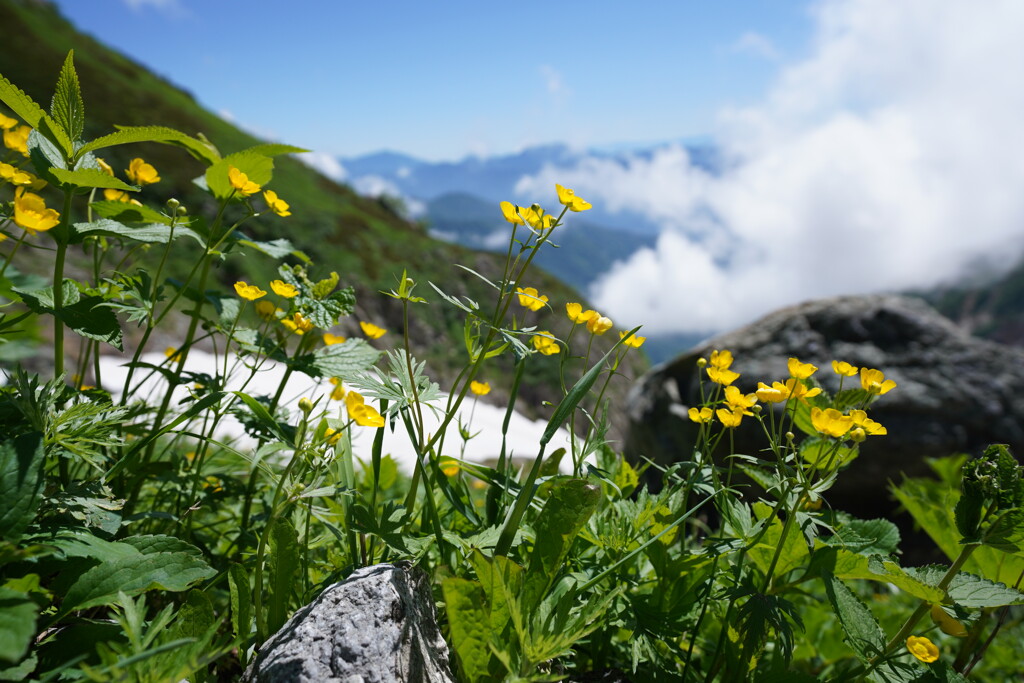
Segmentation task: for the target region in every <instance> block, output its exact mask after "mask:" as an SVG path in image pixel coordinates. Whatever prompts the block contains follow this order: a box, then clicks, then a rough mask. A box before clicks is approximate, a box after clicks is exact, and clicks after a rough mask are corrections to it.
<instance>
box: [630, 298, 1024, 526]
mask: <svg viewBox="0 0 1024 683" xmlns="http://www.w3.org/2000/svg"><path fill="white" fill-rule="evenodd" d="M713 349H728V350H730V351H732V353H733V355H734V357H735V362H734V364H733V367H732V369H733V370H735V371H737V372H740V373H741V375H742V376H741V377H740V378H739V379H738V380H737V381H736V385H737V386H738V387H739V388H740V389H741V390H743V391H744V392H752V391H754V390H755V389H756V388H757V382H758V381H764V382H766V383H769V384H770V383H771V382H772V381H774V380H785V379H786V378H787V377H788V376H789V373H788V371H787V369H786V362H787V359H788V358H790V357H791V356H795V357H797V358H799V359H800V360H801V361H804V362H810V363H814V364H815V365H817V366H818V367H819V370H818V372H817V373H816V374H815V376H814V377H815V378H816V379H817V380H818V381H819V382H821V384H822V386H823V387H824V388H825V389H826V390H829V391H835V390H836V389H837V388H838V383H839V382H838V380H839V378H838V376H837V375H836V374H835V373H834V372H833V371H832V366H831V363H832V360H844V361H847V362H849V363H852V364H853V365H857V366H862V367H863V366H867V367H873V368H877V369H879V370H882V371H883V372H884V373H885V376H886V378H887V379H893V380H895V381H896V383H897V385H898V386H897V387H896V389H894V390H892V391H891V392H889V393H887V394H885V395H884V396H882V397H880V399H879V400H878V401H877V403H875V404H874V405H873V406H872V408H871V409H870V410H869V414H870V416H871V417H872V418H873V419H875V420H877V421H879V422H881V423H882V424H883V425H885V427H886V428H887V429H888V432H889V433H888V435H887V436H880V437H869V438H868V440H867V441H865V442H864V443H863V444H861V451H860V453H861V454H860V457H859V458H857V459H856V460H855V461H854V462H853V464H852V465H850V467H849V469H848V470H847V471H846V472H844V473H843V474H842V475H841V476H840V478H839V483H838V485H837V487H836V488H835V489H833V491H832V493H831V494H830V496H829V500H830V502H831V503H832V504H833V505H834V506H836V507H839V508H842V509H847V510H849V511H850V512H854V513H855V514H870V513H872V512H873V511H874V512H876V513H877V512H878V511H879V510H878V509H877V508H878V507H879V506H880V505H881V507H888V502H887V497H888V493H887V491H886V482H887V481H888V480H890V479H892V480H895V481H899V480H900V473H901V472H903V473H906V474H907V475H909V476H919V475H922V474H924V473H926V472H927V467H926V465H925V464H924V458H926V457H941V456H946V455H950V454H952V453H958V452H966V453H971V454H978V453H980V452H981V451H982V450H983V449H984V448H985V447H986V446H988V445H989V444H991V443H1006V444H1009V445H1010V447H1011V449H1013V450H1014V451H1016V452H1017V453H1021V452H1024V349H1020V348H1017V347H1010V346H1004V345H1001V344H997V343H994V342H989V341H983V340H980V339H976V338H974V337H971V336H970V335H969V334H968V333H967V332H965V331H964V330H962V329H961V328H959V327H957V326H956V325H955V324H954V323H953V322H951V321H950V320H948V319H946V318H944V317H942V316H941V315H939V314H938V313H937V312H935V311H934V309H932V308H931V307H929V306H928V305H927V304H925V303H924V302H923V301H921V300H919V299H913V298H909V297H900V296H892V295H878V296H862V297H837V298H832V299H824V300H819V301H812V302H808V303H804V304H801V305H798V306H794V307H790V308H786V309H783V310H780V311H777V312H775V313H772V314H770V315H768V316H766V317H765V318H762V319H761V320H759V321H757V322H755V323H753V324H751V325H749V326H747V327H744V328H742V329H739V330H736V331H734V332H729V333H727V334H723V335H721V336H718V337H715V338H713V339H711V340H709V341H707V342H705V343H702V344H700V345H698V346H697V347H695V348H694V349H692V350H691V351H689V352H687V353H685V354H684V355H682V356H680V357H678V358H676V359H675V360H673V361H670V362H668V363H666V364H663V365H660V366H658V367H655V368H653V369H652V370H651V371H650V372H648V373H647V374H646V375H645V376H643V377H642V378H641V379H640V380H639V381H638V382H637V384H636V385H635V386H634V388H633V392H632V394H631V396H630V400H629V405H630V406H631V414H630V428H629V434H628V437H627V440H626V452H627V454H629V455H631V456H633V457H639V456H647V457H650V458H651V459H653V460H655V461H658V462H661V463H670V462H673V461H675V460H678V459H683V458H687V457H689V455H690V453H691V452H692V450H693V444H694V440H695V438H696V435H697V427H696V425H695V424H693V423H692V422H690V420H689V419H688V418H687V410H688V409H689V407H690V406H692V405H696V404H698V403H699V390H698V377H699V376H698V372H697V367H696V361H697V359H698V358H700V357H702V356H703V357H705V358H706V357H708V355H709V354H710V352H711V351H712V350H713ZM851 380H852V382H853V386H854V387H856V386H859V384H858V383H857V382H858V380H857V379H856V378H850V379H848V380H846V383H845V384H844V386H845V387H846V388H850V387H851ZM736 437H737V442H736V452H738V453H746V454H751V455H756V454H758V453H759V450H760V449H762V448H764V446H765V442H764V435H763V433H760V432H759V430H758V429H757V427H756V423H754V421H753V420H750V418H747V419H745V420H744V424H743V425H741V427H740V428H739V429H737V434H736ZM872 492H874V493H873V494H872Z"/></svg>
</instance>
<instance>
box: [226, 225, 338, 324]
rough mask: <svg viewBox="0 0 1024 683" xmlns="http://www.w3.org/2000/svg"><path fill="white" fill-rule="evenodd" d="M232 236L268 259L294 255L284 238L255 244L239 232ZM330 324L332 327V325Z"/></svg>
mask: <svg viewBox="0 0 1024 683" xmlns="http://www.w3.org/2000/svg"><path fill="white" fill-rule="evenodd" d="M234 236H235V237H236V238H237V240H238V244H240V245H242V246H245V247H251V248H253V249H255V250H256V251H258V252H260V253H261V254H266V255H267V256H269V257H270V258H274V259H279V260H280V259H283V258H284V257H285V256H290V255H292V254H294V253H295V247H293V246H292V243H291V242H289V241H288V240H286V239H284V238H279V239H276V240H271V241H269V242H256V241H255V240H251V239H248V238H246V237H245V236H244V235H242V233H240V232H236V233H235V235H234ZM331 324H332V325H333V324H334V323H331Z"/></svg>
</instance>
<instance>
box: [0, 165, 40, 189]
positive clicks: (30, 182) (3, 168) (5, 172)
mask: <svg viewBox="0 0 1024 683" xmlns="http://www.w3.org/2000/svg"><path fill="white" fill-rule="evenodd" d="M0 180H5V181H7V182H9V183H10V184H11V185H16V186H21V187H28V188H30V189H33V190H41V189H43V188H44V187H46V181H45V180H42V179H41V178H37V177H35V176H34V175H32V174H31V173H29V172H28V171H23V170H22V169H20V168H17V167H15V166H11V165H10V164H5V163H3V162H2V161H0Z"/></svg>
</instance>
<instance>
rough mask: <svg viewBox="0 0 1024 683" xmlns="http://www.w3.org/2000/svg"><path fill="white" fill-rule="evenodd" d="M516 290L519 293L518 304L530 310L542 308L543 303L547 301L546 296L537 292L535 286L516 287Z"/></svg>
mask: <svg viewBox="0 0 1024 683" xmlns="http://www.w3.org/2000/svg"><path fill="white" fill-rule="evenodd" d="M516 291H517V292H518V293H519V305H520V306H525V307H526V308H529V309H530V310H531V311H539V310H540V309H542V308H544V304H546V303H547V302H548V298H547V296H542V295H541V294H540V293H539V292H537V288H536V287H527V288H526V289H523V288H522V287H516Z"/></svg>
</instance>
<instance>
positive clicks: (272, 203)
mask: <svg viewBox="0 0 1024 683" xmlns="http://www.w3.org/2000/svg"><path fill="white" fill-rule="evenodd" d="M263 199H264V200H266V202H267V206H268V207H269V208H270V210H271V211H273V212H274V213H276V214H277V215H278V216H281V217H282V218H284V217H285V216H291V215H292V212H291V211H289V210H288V209H289V208H290V207H289V205H288V202H286V201H285V200H283V199H281V198H280V197H278V196H277V193H276V192H274V191H273V190H267V191H266V192H264V193H263Z"/></svg>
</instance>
